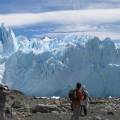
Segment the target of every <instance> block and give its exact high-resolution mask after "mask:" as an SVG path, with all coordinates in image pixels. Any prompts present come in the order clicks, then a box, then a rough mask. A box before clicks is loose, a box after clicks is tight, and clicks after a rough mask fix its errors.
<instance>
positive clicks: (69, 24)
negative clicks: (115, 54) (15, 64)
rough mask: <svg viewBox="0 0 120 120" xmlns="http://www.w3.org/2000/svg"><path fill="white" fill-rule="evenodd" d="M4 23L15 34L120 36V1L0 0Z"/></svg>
mask: <svg viewBox="0 0 120 120" xmlns="http://www.w3.org/2000/svg"><path fill="white" fill-rule="evenodd" d="M2 22H4V23H5V24H6V25H7V26H10V27H12V28H13V29H14V31H15V33H16V35H21V34H23V35H26V36H30V37H33V36H41V35H46V34H61V33H82V32H87V33H88V34H93V35H98V36H100V37H102V38H104V37H107V36H108V37H111V38H113V39H119V38H120V35H119V33H120V0H0V23H2ZM105 33H106V34H105Z"/></svg>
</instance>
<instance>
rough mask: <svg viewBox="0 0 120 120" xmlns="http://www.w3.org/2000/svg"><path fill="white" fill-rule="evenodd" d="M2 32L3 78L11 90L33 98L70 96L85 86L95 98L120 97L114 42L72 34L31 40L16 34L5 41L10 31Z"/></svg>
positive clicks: (119, 70) (118, 62) (119, 53)
mask: <svg viewBox="0 0 120 120" xmlns="http://www.w3.org/2000/svg"><path fill="white" fill-rule="evenodd" d="M1 28H2V29H1ZM1 28H0V30H2V33H3V32H4V34H0V38H2V39H1V44H0V49H1V50H2V49H3V51H4V53H6V55H7V57H6V55H5V56H4V54H1V59H0V60H1V61H2V62H0V64H1V65H0V67H1V68H0V72H1V74H0V75H1V76H2V77H1V81H2V82H3V83H5V84H8V86H9V87H10V88H11V89H17V90H20V91H22V92H24V93H25V94H27V95H31V96H40V97H41V96H47V97H50V96H66V95H67V93H68V91H69V90H70V89H71V88H73V87H74V86H75V84H76V82H81V83H82V84H84V85H85V86H86V88H87V89H88V91H89V93H90V95H91V96H95V97H109V96H112V97H113V96H120V87H119V84H120V79H119V78H120V48H119V47H116V45H115V43H114V42H113V41H112V40H111V39H110V38H106V39H105V40H100V39H99V38H98V37H94V36H88V35H73V34H72V35H71V34H70V35H67V36H64V37H63V38H61V39H58V38H57V37H56V38H49V37H45V38H43V39H41V38H31V39H30V40H28V39H27V37H25V36H18V37H15V36H14V35H13V32H9V35H7V36H11V37H8V38H7V37H3V36H6V34H8V31H6V29H5V27H4V29H3V26H2V27H1ZM13 36H14V37H13ZM3 38H4V39H3ZM3 43H5V44H3ZM8 45H10V46H8ZM1 46H2V47H1ZM11 46H13V47H11ZM9 47H10V48H9ZM8 50H9V51H8Z"/></svg>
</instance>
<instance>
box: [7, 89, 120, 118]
mask: <svg viewBox="0 0 120 120" xmlns="http://www.w3.org/2000/svg"><path fill="white" fill-rule="evenodd" d="M5 113H6V119H7V120H70V118H71V115H72V112H71V108H70V101H69V100H67V99H65V98H61V99H47V98H34V97H27V96H25V95H23V94H22V93H21V92H19V91H11V93H10V95H8V96H7V102H6V107H5ZM80 120H120V98H109V99H92V101H91V102H90V107H89V113H88V115H87V116H81V117H80Z"/></svg>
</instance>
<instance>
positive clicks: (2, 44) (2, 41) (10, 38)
mask: <svg viewBox="0 0 120 120" xmlns="http://www.w3.org/2000/svg"><path fill="white" fill-rule="evenodd" d="M16 50H17V43H16V38H15V35H14V33H13V31H12V30H11V28H7V27H5V26H4V23H2V24H1V26H0V53H1V54H4V55H6V56H8V55H10V54H11V53H13V52H15V51H16Z"/></svg>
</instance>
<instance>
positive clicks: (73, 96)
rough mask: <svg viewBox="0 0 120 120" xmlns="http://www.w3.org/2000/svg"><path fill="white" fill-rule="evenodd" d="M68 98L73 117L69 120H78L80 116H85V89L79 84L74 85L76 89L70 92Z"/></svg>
mask: <svg viewBox="0 0 120 120" xmlns="http://www.w3.org/2000/svg"><path fill="white" fill-rule="evenodd" d="M69 98H70V100H71V108H72V110H73V116H72V117H71V120H79V116H80V114H81V115H82V113H84V115H87V107H88V92H87V90H86V89H85V87H82V85H81V83H77V84H76V89H75V90H72V91H70V93H69Z"/></svg>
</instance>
